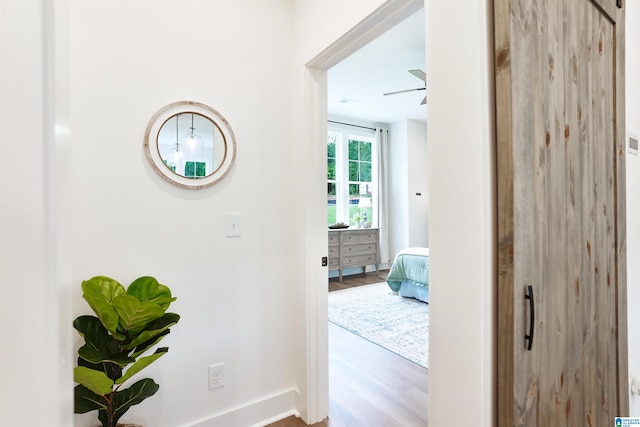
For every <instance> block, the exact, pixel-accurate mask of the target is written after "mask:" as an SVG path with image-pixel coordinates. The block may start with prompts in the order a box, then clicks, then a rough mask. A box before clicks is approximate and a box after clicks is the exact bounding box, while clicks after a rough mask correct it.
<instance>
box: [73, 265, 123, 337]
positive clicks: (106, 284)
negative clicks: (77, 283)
mask: <svg viewBox="0 0 640 427" xmlns="http://www.w3.org/2000/svg"><path fill="white" fill-rule="evenodd" d="M82 292H83V294H82V297H83V298H84V299H85V300H86V301H87V303H89V306H90V307H91V309H92V310H93V311H94V312H95V313H96V315H97V316H98V318H99V319H100V321H101V322H102V324H103V325H104V327H105V328H107V330H108V331H109V332H111V334H112V335H113V336H114V337H115V338H117V339H124V338H126V337H125V336H124V335H123V334H121V333H120V332H118V322H119V317H118V313H117V312H116V310H115V309H114V308H113V306H112V302H113V300H114V299H116V298H117V297H119V296H120V295H125V294H126V290H125V289H124V286H122V285H121V284H120V283H118V282H117V281H115V280H113V279H111V278H109V277H105V276H96V277H93V278H91V279H89V280H85V281H83V282H82Z"/></svg>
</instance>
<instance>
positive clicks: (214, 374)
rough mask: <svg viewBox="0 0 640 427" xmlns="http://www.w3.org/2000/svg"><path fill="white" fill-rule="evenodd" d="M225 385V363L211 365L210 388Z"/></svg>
mask: <svg viewBox="0 0 640 427" xmlns="http://www.w3.org/2000/svg"><path fill="white" fill-rule="evenodd" d="M219 387H224V363H218V364H216V365H209V390H211V389H213V388H219Z"/></svg>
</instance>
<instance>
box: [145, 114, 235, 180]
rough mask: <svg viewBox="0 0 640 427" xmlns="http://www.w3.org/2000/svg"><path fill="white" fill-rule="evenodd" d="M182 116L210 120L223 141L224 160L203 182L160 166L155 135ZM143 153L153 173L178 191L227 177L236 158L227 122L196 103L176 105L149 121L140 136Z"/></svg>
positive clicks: (232, 135)
mask: <svg viewBox="0 0 640 427" xmlns="http://www.w3.org/2000/svg"><path fill="white" fill-rule="evenodd" d="M185 113H197V114H200V115H201V116H204V117H206V118H207V119H209V120H211V121H212V122H213V123H214V124H215V126H217V127H218V129H219V130H220V132H221V133H222V136H223V137H224V143H225V156H224V159H223V160H222V162H221V163H220V166H219V167H218V168H217V169H216V170H215V171H213V173H211V174H209V175H207V176H205V177H203V178H197V179H194V178H187V177H185V176H181V175H178V174H177V173H175V172H173V171H171V169H169V168H168V167H167V166H166V165H165V164H164V161H163V159H162V156H160V151H159V149H158V134H159V132H160V129H161V128H162V126H163V125H164V123H165V122H167V121H168V120H169V119H170V118H171V117H173V116H175V115H177V114H185ZM144 153H145V155H146V156H147V160H149V163H150V164H151V166H152V167H153V170H155V171H156V173H158V175H160V176H161V177H162V178H164V179H165V180H166V181H168V182H170V183H171V184H174V185H177V186H179V187H182V188H187V189H190V190H197V189H201V188H206V187H209V186H211V185H213V184H215V183H216V182H218V181H220V180H221V179H222V178H224V177H225V176H226V175H227V174H228V173H229V171H230V170H231V166H233V162H234V161H235V158H236V138H235V135H234V134H233V130H231V126H229V122H227V120H226V119H225V118H224V117H222V115H221V114H220V113H218V112H217V111H216V110H214V109H213V108H211V107H209V106H207V105H205V104H202V103H199V102H194V101H180V102H174V103H173V104H169V105H167V106H165V107H163V108H162V109H160V111H158V112H157V113H156V114H155V115H154V116H153V117H152V118H151V120H150V121H149V124H148V125H147V130H146V131H145V134H144Z"/></svg>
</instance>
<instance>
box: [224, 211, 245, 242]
mask: <svg viewBox="0 0 640 427" xmlns="http://www.w3.org/2000/svg"><path fill="white" fill-rule="evenodd" d="M226 229H227V237H240V235H241V234H242V214H240V213H238V212H229V213H227V227H226Z"/></svg>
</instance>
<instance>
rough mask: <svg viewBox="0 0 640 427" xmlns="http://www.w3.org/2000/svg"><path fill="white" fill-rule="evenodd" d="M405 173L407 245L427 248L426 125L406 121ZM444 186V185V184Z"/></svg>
mask: <svg viewBox="0 0 640 427" xmlns="http://www.w3.org/2000/svg"><path fill="white" fill-rule="evenodd" d="M407 143H408V144H409V147H408V156H407V172H408V174H409V183H408V184H409V185H408V194H407V196H408V200H407V202H408V203H407V204H408V208H409V245H408V246H410V247H416V246H419V247H427V248H428V247H429V204H428V194H427V185H428V182H429V181H428V171H427V124H426V122H421V121H418V120H407ZM445 185H446V184H445Z"/></svg>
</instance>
